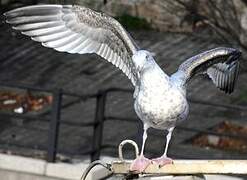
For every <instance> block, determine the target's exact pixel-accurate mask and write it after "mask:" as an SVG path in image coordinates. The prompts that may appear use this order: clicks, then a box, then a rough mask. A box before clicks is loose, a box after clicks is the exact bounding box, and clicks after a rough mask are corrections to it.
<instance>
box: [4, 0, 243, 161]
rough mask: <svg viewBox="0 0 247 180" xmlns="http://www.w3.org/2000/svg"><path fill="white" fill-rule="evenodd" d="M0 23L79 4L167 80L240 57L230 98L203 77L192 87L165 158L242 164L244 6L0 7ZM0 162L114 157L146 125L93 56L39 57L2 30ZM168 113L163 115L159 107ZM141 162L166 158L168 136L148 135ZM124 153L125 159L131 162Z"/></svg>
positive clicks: (121, 2)
mask: <svg viewBox="0 0 247 180" xmlns="http://www.w3.org/2000/svg"><path fill="white" fill-rule="evenodd" d="M0 3H1V8H0V11H1V14H2V13H4V12H6V11H7V10H10V9H14V8H16V7H22V6H25V5H31V4H38V3H44V4H47V3H52V4H54V3H59V4H80V5H83V6H86V7H90V8H92V9H95V10H97V11H103V12H105V13H107V14H109V15H111V16H113V17H115V18H116V19H117V20H119V21H120V23H121V24H123V26H124V27H125V28H126V29H127V30H128V31H129V33H130V34H131V35H132V37H133V38H134V39H135V40H136V42H137V44H138V45H139V46H140V47H141V48H142V49H146V50H148V51H151V52H153V53H154V54H155V59H156V61H157V63H158V64H159V65H160V66H161V67H162V69H163V70H164V71H165V72H166V73H168V74H172V73H173V72H175V71H176V70H177V68H178V66H179V64H181V63H182V62H183V61H184V60H186V59H187V58H189V57H191V56H193V55H196V54H198V53H200V52H203V51H205V50H209V49H211V48H215V47H219V46H226V47H235V48H238V49H240V50H241V51H242V54H243V56H242V59H241V68H240V74H239V79H238V83H237V86H236V89H235V92H234V93H233V94H231V95H228V94H224V93H223V92H221V91H219V90H218V89H217V88H216V87H215V86H214V84H213V83H212V82H211V81H210V80H209V79H208V78H207V77H198V78H196V79H195V80H194V81H192V82H191V83H190V85H189V87H188V98H189V100H190V115H189V118H188V120H187V121H185V122H182V123H180V124H178V127H177V128H176V129H175V131H174V134H173V136H172V140H171V145H170V149H169V151H168V155H169V156H170V157H172V158H176V159H247V118H246V115H247V83H246V82H247V76H246V73H247V66H246V65H247V61H246V60H247V56H246V55H247V53H246V52H247V36H246V34H247V1H245V0H228V1H223V0H216V1H213V0H166V1H164V0H118V1H114V0H81V1H79V0H78V1H76V0H73V1H66V0H64V1H59V0H58V1H55V0H54V1H49V0H46V1H39V0H25V1H24V0H23V1H21V0H18V1H14V0H1V1H0ZM0 62H1V63H0V152H1V153H4V154H10V155H11V154H13V155H21V156H27V157H33V158H37V159H44V160H48V161H49V162H67V163H74V162H79V161H87V162H89V161H91V160H95V159H98V158H100V157H105V156H107V157H108V156H109V157H117V146H118V144H119V143H120V142H121V141H122V140H124V139H133V140H135V141H136V142H138V144H139V145H140V143H141V136H142V123H141V122H140V121H139V120H138V118H137V116H136V114H135V112H134V107H133V99H132V91H133V87H132V85H131V83H130V81H129V80H128V79H127V78H126V77H125V75H124V74H123V73H121V72H120V70H118V69H116V68H115V67H114V66H112V65H111V64H110V63H107V62H106V61H104V60H103V59H101V58H100V57H98V56H96V55H94V54H93V55H76V54H73V55H72V54H66V53H61V52H56V51H54V50H52V49H47V48H45V47H42V46H41V45H40V44H39V43H36V42H33V41H31V40H30V38H28V37H25V36H23V35H21V34H20V33H19V32H16V31H14V30H12V29H11V27H10V26H9V25H7V24H6V23H5V21H4V16H1V24H0ZM164 106H165V105H164ZM148 133H149V136H148V140H147V146H146V152H145V154H146V156H147V157H154V156H155V157H156V156H160V155H161V153H162V152H163V149H164V145H165V135H166V132H163V131H158V130H150V131H149V132H148ZM132 151H133V149H131V148H126V154H127V155H126V157H129V158H134V153H133V152H132Z"/></svg>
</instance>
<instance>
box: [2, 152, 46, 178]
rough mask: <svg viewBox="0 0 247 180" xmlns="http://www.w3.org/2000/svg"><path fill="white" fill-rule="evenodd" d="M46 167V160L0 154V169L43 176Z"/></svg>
mask: <svg viewBox="0 0 247 180" xmlns="http://www.w3.org/2000/svg"><path fill="white" fill-rule="evenodd" d="M45 167H46V162H45V161H44V160H38V159H31V158H25V157H20V156H14V155H11V156H10V155H5V154H0V169H6V170H11V171H19V172H26V173H31V174H38V175H43V174H44V172H45Z"/></svg>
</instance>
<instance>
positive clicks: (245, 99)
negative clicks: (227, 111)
mask: <svg viewBox="0 0 247 180" xmlns="http://www.w3.org/2000/svg"><path fill="white" fill-rule="evenodd" d="M233 102H234V103H240V104H247V90H242V91H241V92H240V94H239V95H238V97H237V98H234V99H233Z"/></svg>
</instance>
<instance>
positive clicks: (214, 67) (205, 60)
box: [171, 47, 241, 93]
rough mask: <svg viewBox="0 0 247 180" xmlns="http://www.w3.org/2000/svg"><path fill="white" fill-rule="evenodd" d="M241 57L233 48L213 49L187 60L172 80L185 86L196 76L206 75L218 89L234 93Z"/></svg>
mask: <svg viewBox="0 0 247 180" xmlns="http://www.w3.org/2000/svg"><path fill="white" fill-rule="evenodd" d="M240 55H241V53H240V52H239V51H238V50H236V49H232V48H223V47H221V48H216V49H212V50H210V51H206V52H204V53H201V54H199V55H197V56H194V57H192V58H190V59H188V60H186V61H185V62H184V63H182V64H181V65H180V66H179V69H178V71H177V72H176V73H174V74H173V75H172V77H171V78H172V79H174V80H176V81H177V82H178V84H179V86H184V85H186V84H187V82H189V81H190V80H191V79H192V78H193V77H194V76H196V75H199V74H205V73H206V74H207V75H208V76H209V77H210V78H211V79H212V81H213V83H214V84H215V86H216V87H217V88H219V89H220V90H222V91H224V92H225V93H232V92H233V90H234V87H235V84H236V81H237V77H238V69H239V59H240Z"/></svg>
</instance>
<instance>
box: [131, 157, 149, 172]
mask: <svg viewBox="0 0 247 180" xmlns="http://www.w3.org/2000/svg"><path fill="white" fill-rule="evenodd" d="M149 164H151V160H150V159H148V158H145V157H144V156H139V157H137V158H136V159H135V160H134V161H133V162H132V164H131V166H130V171H136V172H139V173H141V172H143V171H144V170H145V169H146V168H147V167H148V165H149Z"/></svg>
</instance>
